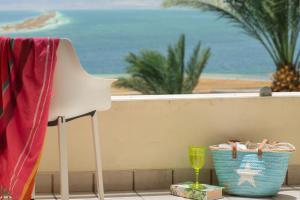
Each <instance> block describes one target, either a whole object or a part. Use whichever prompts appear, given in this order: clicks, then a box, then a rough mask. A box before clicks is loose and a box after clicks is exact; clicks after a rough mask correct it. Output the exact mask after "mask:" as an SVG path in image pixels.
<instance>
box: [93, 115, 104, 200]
mask: <svg viewBox="0 0 300 200" xmlns="http://www.w3.org/2000/svg"><path fill="white" fill-rule="evenodd" d="M92 131H93V137H94V149H95V157H96V169H97V170H96V176H97V178H96V179H97V189H98V199H99V200H104V188H103V177H102V162H101V149H100V138H99V130H98V117H97V112H96V113H95V114H94V116H92Z"/></svg>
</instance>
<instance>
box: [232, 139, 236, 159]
mask: <svg viewBox="0 0 300 200" xmlns="http://www.w3.org/2000/svg"><path fill="white" fill-rule="evenodd" d="M231 148H232V159H236V158H237V143H236V142H231Z"/></svg>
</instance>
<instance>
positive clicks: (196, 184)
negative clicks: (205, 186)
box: [194, 169, 200, 189]
mask: <svg viewBox="0 0 300 200" xmlns="http://www.w3.org/2000/svg"><path fill="white" fill-rule="evenodd" d="M199 174H200V169H195V175H196V180H195V184H194V188H195V189H199V188H200V183H199Z"/></svg>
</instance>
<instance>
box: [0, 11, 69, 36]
mask: <svg viewBox="0 0 300 200" xmlns="http://www.w3.org/2000/svg"><path fill="white" fill-rule="evenodd" d="M67 22H68V20H66V19H65V18H64V17H63V16H62V14H61V13H59V12H46V13H42V14H41V15H38V16H34V17H31V18H26V19H24V20H22V21H17V22H10V23H4V24H0V31H1V32H2V33H19V32H34V31H42V30H45V29H47V30H48V29H52V28H56V27H57V26H60V25H63V24H65V23H67Z"/></svg>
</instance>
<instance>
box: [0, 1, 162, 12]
mask: <svg viewBox="0 0 300 200" xmlns="http://www.w3.org/2000/svg"><path fill="white" fill-rule="evenodd" d="M161 1H162V0H0V10H9V9H13V10H19V9H20V10H33V9H39V10H40V9H43V10H51V9H79V8H80V9H90V8H94V9H97V8H100V9H101V8H157V7H159V6H160V3H161Z"/></svg>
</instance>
